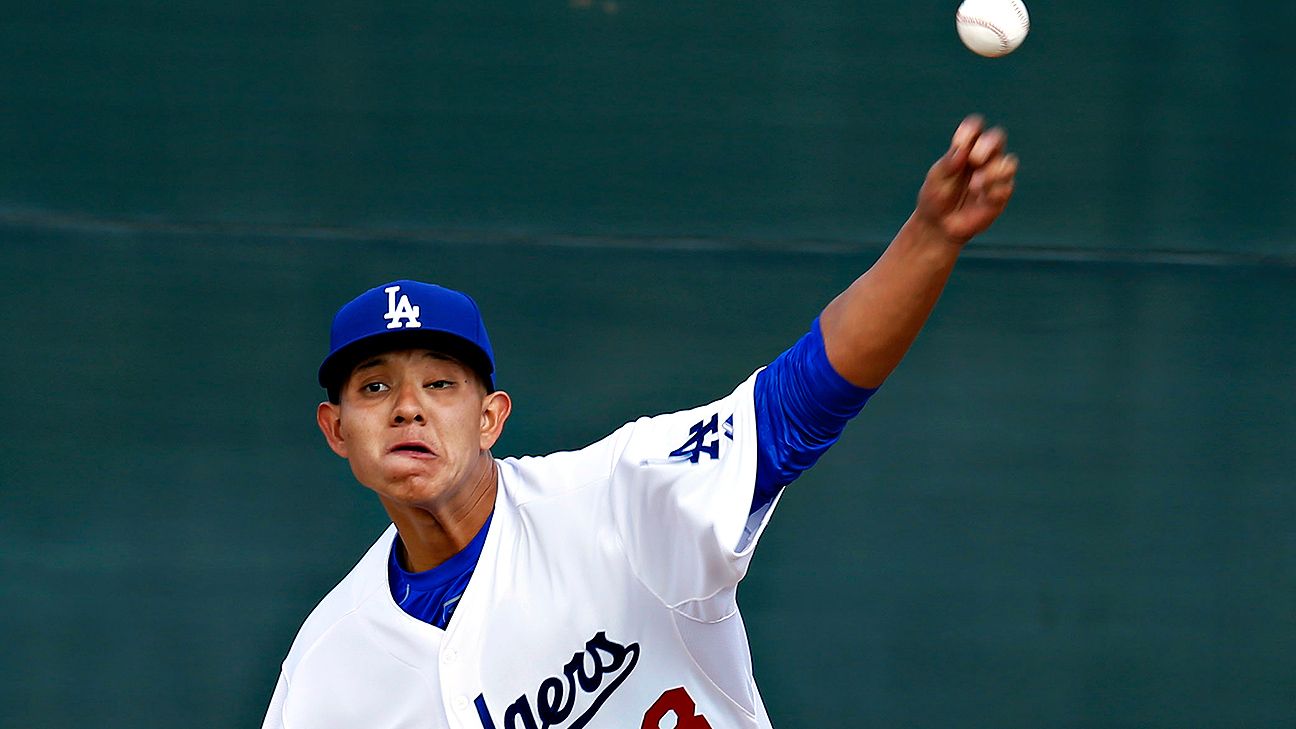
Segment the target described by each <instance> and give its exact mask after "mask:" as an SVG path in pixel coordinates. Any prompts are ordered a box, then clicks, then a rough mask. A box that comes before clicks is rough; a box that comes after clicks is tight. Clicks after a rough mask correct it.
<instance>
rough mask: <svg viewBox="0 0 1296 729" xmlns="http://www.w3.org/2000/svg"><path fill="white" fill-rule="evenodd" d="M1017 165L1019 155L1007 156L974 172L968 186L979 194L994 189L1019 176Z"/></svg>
mask: <svg viewBox="0 0 1296 729" xmlns="http://www.w3.org/2000/svg"><path fill="white" fill-rule="evenodd" d="M1017 165H1018V161H1017V155H1015V154H1006V155H1004V156H1002V157H1000V158H999V159H998V160H994V161H991V162H990V163H989V164H986V165H985V166H983V167H980V168H978V169H977V170H976V171H975V172H973V173H972V178H971V180H969V182H968V186H969V187H970V188H971V189H972V190H973V191H974V192H977V191H981V190H985V189H988V188H990V187H993V186H994V185H996V184H998V183H1000V182H1002V181H1004V180H1011V179H1013V177H1015V176H1016V175H1017Z"/></svg>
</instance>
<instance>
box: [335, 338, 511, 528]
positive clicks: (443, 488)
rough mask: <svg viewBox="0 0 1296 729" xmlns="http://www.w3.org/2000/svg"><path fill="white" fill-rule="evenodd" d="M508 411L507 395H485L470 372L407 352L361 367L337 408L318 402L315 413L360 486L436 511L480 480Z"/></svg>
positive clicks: (417, 351) (423, 352)
mask: <svg viewBox="0 0 1296 729" xmlns="http://www.w3.org/2000/svg"><path fill="white" fill-rule="evenodd" d="M509 407H510V404H509V399H508V395H506V394H504V393H503V392H493V393H490V394H487V393H486V390H485V388H484V387H483V385H482V383H481V381H480V380H479V379H478V377H477V375H476V374H475V373H474V372H473V371H472V369H471V368H469V367H467V366H465V365H463V364H461V363H460V362H458V361H456V360H453V359H449V358H446V357H444V356H442V355H439V354H437V353H435V352H431V351H428V350H423V349H409V350H397V351H393V352H386V353H383V354H380V355H377V356H374V357H372V358H369V359H366V360H364V361H362V362H360V364H358V365H357V366H356V367H355V369H353V370H352V371H351V375H350V377H349V378H348V379H347V382H346V384H345V385H344V386H343V387H342V390H341V398H340V403H339V404H337V405H334V404H332V403H327V402H325V403H321V404H320V407H319V413H318V415H319V425H320V430H322V431H323V432H324V436H325V438H326V439H327V440H328V442H329V446H330V447H332V449H333V450H334V452H336V453H337V454H338V455H340V456H342V457H343V458H346V459H347V460H348V461H349V462H350V463H351V471H352V472H353V473H354V474H355V477H356V479H357V480H359V481H360V483H362V484H364V485H365V486H368V487H369V488H371V489H373V490H374V491H376V492H378V494H379V495H380V496H382V497H384V498H385V499H389V500H392V501H395V502H397V503H399V504H404V505H409V506H419V507H425V508H428V509H437V510H440V509H443V508H445V507H447V506H452V505H453V503H454V501H455V498H456V497H459V498H461V499H462V498H464V497H465V496H467V492H468V491H469V490H471V489H472V488H473V486H474V485H475V484H476V483H477V482H478V481H479V480H480V477H481V473H482V470H481V469H482V468H483V467H484V466H486V465H488V464H489V454H487V453H486V451H488V450H489V449H490V447H491V446H492V445H494V444H495V441H496V440H497V439H498V438H499V435H500V432H501V431H502V430H503V426H504V420H505V419H506V418H507V417H508V411H509Z"/></svg>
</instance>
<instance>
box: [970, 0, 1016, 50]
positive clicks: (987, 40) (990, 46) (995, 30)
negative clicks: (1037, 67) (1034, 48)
mask: <svg viewBox="0 0 1296 729" xmlns="http://www.w3.org/2000/svg"><path fill="white" fill-rule="evenodd" d="M954 22H955V27H957V28H958V34H959V38H961V39H962V40H963V45H965V46H967V47H968V48H969V49H970V50H971V51H972V52H973V53H976V54H978V55H982V56H987V57H990V58H994V57H996V56H1003V55H1007V54H1009V53H1012V52H1013V51H1014V50H1016V48H1017V46H1020V45H1021V43H1022V41H1023V40H1025V39H1026V34H1027V33H1028V32H1030V14H1029V13H1027V12H1026V5H1025V4H1024V3H1022V2H1021V0H963V4H962V5H960V6H959V9H958V13H957V14H956V15H955V16H954Z"/></svg>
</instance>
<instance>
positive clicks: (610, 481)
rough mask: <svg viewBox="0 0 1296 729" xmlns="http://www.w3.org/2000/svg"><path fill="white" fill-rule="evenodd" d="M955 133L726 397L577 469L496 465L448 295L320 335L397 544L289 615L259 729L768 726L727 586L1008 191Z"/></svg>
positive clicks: (394, 288) (481, 375) (375, 292)
mask: <svg viewBox="0 0 1296 729" xmlns="http://www.w3.org/2000/svg"><path fill="white" fill-rule="evenodd" d="M1016 171H1017V160H1016V158H1015V157H1014V156H1012V155H1010V154H1007V153H1006V152H1005V135H1004V133H1003V131H1002V130H1000V129H997V128H995V129H988V130H987V129H985V128H984V125H983V122H982V121H981V119H980V118H978V117H975V116H974V117H969V118H967V119H966V120H964V122H963V123H962V124H961V125H960V126H959V127H958V129H957V131H955V133H954V135H953V139H952V142H951V145H950V147H949V151H948V152H947V153H946V154H945V155H944V156H943V157H942V158H941V159H940V160H939V161H937V162H936V163H935V165H933V166H932V168H931V170H930V172H929V173H928V174H927V178H926V180H925V182H924V183H923V186H922V189H921V191H920V192H919V195H918V204H917V206H916V208H915V211H914V213H913V215H912V216H911V217H910V218H909V220H908V221H907V222H906V223H905V225H904V226H903V227H902V228H901V230H900V232H899V233H898V234H897V235H896V237H895V239H894V241H893V242H892V243H891V244H890V246H889V247H888V248H887V250H886V252H885V253H884V254H883V255H882V256H881V258H879V259H878V261H877V262H876V263H875V264H874V265H873V266H872V267H871V268H870V269H869V271H868V272H867V273H865V274H864V275H863V276H861V277H860V278H859V279H858V280H856V281H855V282H854V283H853V284H852V285H851V286H850V287H849V288H848V289H847V290H846V291H844V292H843V293H841V294H840V295H839V296H837V297H836V298H835V299H834V300H833V301H832V302H831V303H830V304H828V306H827V307H826V308H825V309H824V310H823V312H822V313H821V314H820V316H819V317H818V318H817V319H816V320H815V321H814V323H813V324H812V325H811V327H810V331H809V332H808V333H807V334H806V335H805V336H803V337H802V338H801V339H800V340H799V341H798V342H797V343H796V344H794V345H793V346H792V347H791V348H789V349H788V350H787V351H786V352H784V353H783V354H781V355H780V356H779V357H778V358H776V359H775V360H774V361H773V362H772V363H770V364H769V366H767V367H764V368H762V369H760V370H758V371H757V372H756V373H755V374H753V375H752V376H751V377H749V378H748V379H747V380H746V381H745V382H743V383H742V384H740V385H738V387H737V388H736V389H735V390H734V391H733V392H731V393H730V394H728V395H726V396H724V397H722V398H720V399H719V400H717V401H715V402H712V403H709V404H707V405H703V406H700V407H696V408H693V409H690V410H685V411H682V412H676V413H670V414H666V415H659V416H656V417H646V418H640V419H639V420H637V421H635V422H632V423H629V424H627V425H625V426H623V427H621V428H620V429H618V430H616V431H615V432H614V433H612V434H611V435H609V436H607V437H606V438H604V439H603V440H601V441H599V442H597V443H594V444H592V445H589V446H586V447H584V448H581V449H580V450H576V451H570V452H561V453H554V454H551V455H548V456H544V457H526V458H505V459H495V458H494V457H493V456H492V455H491V450H490V449H491V447H492V446H493V445H494V444H495V442H496V440H497V439H498V438H499V437H500V434H501V432H502V431H503V429H504V425H505V422H506V421H507V420H508V417H509V412H510V408H511V402H510V400H509V396H508V394H507V393H505V392H504V391H503V390H500V389H498V388H497V383H496V381H495V376H494V370H495V357H494V353H493V350H492V349H491V344H490V341H489V339H488V338H487V334H486V328H485V325H484V324H483V321H482V318H481V315H480V313H479V312H478V309H477V306H476V304H475V303H473V301H472V300H471V299H470V298H469V297H468V296H466V295H464V294H462V293H459V292H456V291H451V290H448V289H444V288H441V287H439V286H434V285H429V284H423V283H419V282H415V281H395V282H392V283H390V284H386V285H383V286H379V287H377V288H375V289H372V290H370V291H367V292H365V293H363V294H361V295H360V296H359V297H358V298H356V299H355V300H353V301H351V302H350V303H348V304H346V305H345V306H343V307H342V309H341V310H340V311H339V312H338V313H337V316H336V317H335V318H334V321H333V326H332V332H331V348H330V352H329V354H328V356H327V357H326V358H325V360H324V362H323V364H322V365H321V367H320V370H319V381H320V383H321V385H323V386H324V387H325V388H326V389H327V392H328V400H327V401H326V402H323V403H321V404H320V405H319V409H318V421H319V427H320V430H321V431H322V432H323V434H324V437H325V439H326V440H327V441H328V444H329V446H330V447H331V448H332V449H333V451H334V452H336V453H337V454H338V455H339V456H341V457H343V458H345V459H347V460H348V461H349V463H350V466H351V470H352V472H353V473H354V474H355V477H356V479H357V480H358V481H359V482H360V483H362V484H364V485H365V486H366V487H368V488H370V489H372V490H373V491H374V492H375V493H377V495H378V498H379V500H381V502H382V504H383V506H384V507H385V508H386V510H387V513H388V514H389V515H390V516H391V520H392V525H391V526H390V527H389V528H388V529H387V530H386V531H385V532H384V533H383V535H382V536H381V537H380V538H379V539H378V541H377V542H375V543H374V545H373V546H372V547H371V548H370V549H369V550H368V552H367V553H366V554H365V555H364V556H363V557H362V558H361V559H360V561H359V563H358V564H357V565H356V566H355V568H354V569H353V570H352V571H351V573H350V574H348V575H347V576H346V578H344V579H343V580H342V582H341V583H340V584H338V585H337V587H335V588H334V589H333V590H332V591H331V592H330V593H329V594H328V595H327V596H326V597H325V598H324V599H323V601H321V602H320V604H319V605H318V606H317V607H316V608H315V610H314V611H313V612H312V613H311V614H310V616H309V617H308V618H307V619H306V622H305V624H303V626H302V628H301V630H300V632H299V633H298V635H297V638H296V640H295V641H294V642H293V645H292V648H291V650H290V651H289V653H288V657H287V658H286V660H285V661H284V662H283V667H282V672H281V673H280V676H279V681H278V684H277V686H276V687H275V690H274V696H273V698H272V699H271V703H270V707H269V711H268V713H267V715H266V718H265V724H264V726H265V727H266V728H267V729H275V728H278V727H286V728H287V729H325V728H332V727H338V728H340V727H348V728H352V729H355V728H360V727H363V728H365V729H377V728H380V727H391V728H393V729H394V728H396V727H427V728H434V729H439V728H443V727H454V728H455V729H581V728H582V727H588V728H589V729H611V728H613V727H616V728H617V729H625V728H626V727H636V728H638V729H663V728H665V727H679V728H680V729H738V728H739V727H742V728H754V727H769V726H770V720H769V718H768V717H767V716H766V713H765V708H764V706H763V704H762V701H761V697H760V694H759V692H758V691H757V688H756V685H755V682H754V680H753V678H752V666H751V659H750V655H749V652H748V646H747V636H746V631H745V629H744V628H743V624H742V618H741V617H740V616H739V613H738V609H737V605H736V602H735V590H736V587H737V585H738V582H739V581H740V580H741V579H742V577H743V575H744V574H745V573H746V571H747V566H748V562H749V560H750V559H751V555H752V550H753V548H754V547H755V545H756V542H757V540H758V539H759V537H760V534H761V532H762V530H763V529H764V527H765V525H766V523H768V521H769V517H770V513H771V512H772V511H773V509H774V507H775V506H776V505H777V503H778V500H779V498H780V495H781V493H782V490H783V487H784V486H786V485H787V484H789V483H790V482H791V481H792V480H793V479H795V478H796V477H797V475H798V474H799V473H801V472H802V471H804V470H805V469H806V468H808V467H810V466H811V465H812V464H813V463H814V462H815V461H816V460H817V459H818V457H819V456H820V455H821V454H822V453H823V452H824V450H825V449H827V448H828V447H829V446H830V445H831V444H832V443H833V442H834V441H835V440H836V439H837V437H838V435H839V434H840V432H841V431H842V428H843V427H844V426H845V424H846V422H847V421H848V420H849V419H850V418H851V417H853V416H854V415H855V414H856V413H858V412H859V410H860V408H861V407H863V405H864V403H865V401H866V400H867V399H868V397H869V396H870V395H871V394H872V393H873V391H874V390H875V389H876V388H877V387H878V386H880V385H881V384H882V381H883V380H884V379H885V378H886V377H887V375H888V374H889V373H890V372H891V371H892V369H893V368H894V367H895V366H896V365H897V364H898V363H899V361H900V358H901V357H902V355H903V354H904V352H905V350H906V349H907V348H908V347H909V345H910V343H911V342H912V341H913V339H914V338H915V337H916V336H917V334H918V330H919V329H920V328H921V326H922V324H923V322H924V321H925V320H926V318H927V316H928V314H929V312H930V311H931V309H932V307H933V306H934V305H935V302H936V299H937V297H938V295H939V293H940V291H941V289H942V287H943V286H944V283H945V281H946V279H947V278H948V276H949V274H950V272H951V270H952V269H953V267H954V263H955V260H956V258H957V257H958V254H959V251H960V249H961V247H962V246H963V244H964V243H966V242H967V241H968V240H969V239H970V238H972V237H973V236H974V235H976V234H977V233H979V232H981V231H982V230H984V229H985V228H986V227H988V226H989V225H990V224H991V222H993V221H994V220H995V218H997V217H998V215H999V214H1000V213H1001V212H1002V210H1003V209H1004V206H1005V205H1006V204H1007V202H1008V199H1009V197H1010V196H1011V194H1012V190H1013V182H1014V178H1015V174H1016Z"/></svg>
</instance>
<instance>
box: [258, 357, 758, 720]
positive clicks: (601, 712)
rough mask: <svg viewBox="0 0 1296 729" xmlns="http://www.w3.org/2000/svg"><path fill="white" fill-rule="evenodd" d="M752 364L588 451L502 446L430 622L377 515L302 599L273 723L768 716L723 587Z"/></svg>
mask: <svg viewBox="0 0 1296 729" xmlns="http://www.w3.org/2000/svg"><path fill="white" fill-rule="evenodd" d="M754 380H755V377H754V376H753V377H752V378H749V379H748V380H747V381H746V382H745V383H743V384H742V385H740V386H739V387H738V388H737V389H736V390H735V391H734V392H733V393H732V394H730V395H729V396H727V397H725V398H724V399H722V400H719V401H718V402H715V403H712V404H710V405H706V406H703V407H699V408H695V409H692V410H687V411H683V412H678V413H671V414H668V415H660V416H657V417H652V418H641V419H640V420H638V421H636V422H633V423H630V424H627V425H625V426H623V427H622V428H620V429H619V430H617V431H616V432H615V433H613V434H612V435H610V436H608V437H607V438H605V439H603V440H602V441H599V442H598V443H595V444H593V445H590V446H588V447H586V448H584V449H582V450H579V451H573V452H561V453H555V454H552V455H549V456H545V457H539V458H533V457H527V458H518V459H513V458H509V459H503V460H499V461H497V463H498V465H499V488H498V492H497V496H496V501H495V512H494V516H493V518H492V521H491V524H490V529H489V531H488V532H487V536H486V541H485V544H484V546H483V547H482V553H481V557H480V560H479V561H478V563H477V567H476V571H475V572H474V573H473V576H472V579H471V580H470V582H469V583H468V587H467V590H466V591H465V592H464V594H463V597H462V599H461V600H460V603H459V605H458V607H457V608H456V610H455V613H454V617H453V619H452V620H451V621H450V623H449V625H448V626H447V628H446V630H444V631H442V630H440V629H438V628H436V627H433V626H431V625H429V624H427V623H424V622H422V621H420V620H417V619H415V618H413V617H411V616H409V615H408V614H406V613H405V612H404V611H403V610H401V608H400V607H399V606H398V605H397V604H396V603H395V602H394V601H393V600H392V597H391V592H390V590H389V588H388V584H387V559H388V555H389V553H390V551H391V548H392V540H393V539H395V538H396V531H395V528H394V527H391V528H389V529H388V530H387V531H386V532H385V533H384V534H383V535H382V537H381V538H380V539H379V540H378V541H377V542H376V543H375V544H374V545H373V547H371V548H370V549H369V551H368V553H366V554H365V556H364V557H363V558H362V559H361V560H360V563H359V564H357V565H356V567H355V568H354V569H353V570H352V571H351V573H350V574H349V575H348V576H347V577H346V578H345V579H344V580H343V581H342V582H341V584H339V585H338V586H337V587H336V588H334V589H333V591H332V592H330V593H329V594H328V596H327V597H325V598H324V600H323V601H322V602H321V603H320V604H319V606H318V607H316V608H315V610H314V611H313V612H312V613H311V615H310V617H309V618H307V620H306V622H305V624H304V625H303V626H302V629H301V631H300V632H299V633H298V635H297V639H296V640H295V641H294V643H293V646H292V649H291V651H290V652H289V654H288V657H287V659H286V660H285V661H284V664H283V671H282V673H281V675H280V678H279V683H278V686H277V687H276V688H275V693H274V698H273V699H272V701H271V704H270V710H269V713H268V715H267V716H266V720H265V724H264V726H265V727H266V729H276V728H278V727H284V728H285V729H326V728H334V727H336V728H338V729H341V728H342V727H346V728H347V729H359V728H363V729H380V728H390V729H396V728H398V727H399V728H402V729H404V728H407V727H408V728H413V727H424V728H435V729H441V728H443V727H445V728H450V727H453V728H454V729H581V728H582V727H587V728H588V729H643V728H648V729H659V727H660V728H663V729H664V728H668V727H672V726H673V727H678V728H679V729H708V728H709V729H739V728H742V729H753V728H756V727H769V726H770V724H769V719H768V717H767V716H766V715H765V709H764V706H763V705H762V703H761V698H760V694H759V693H758V692H757V690H756V685H755V682H754V680H753V678H752V667H751V657H750V654H749V652H748V648H747V636H746V631H745V630H744V628H743V624H742V619H741V617H740V616H739V614H738V608H737V603H736V602H735V589H736V587H737V585H738V582H739V580H741V579H742V577H743V575H744V574H746V571H747V565H748V562H749V560H750V558H751V554H752V550H753V548H754V547H755V543H756V540H757V538H758V537H759V535H760V533H761V531H762V530H763V528H764V526H765V524H766V523H767V521H768V518H769V514H770V512H771V511H772V510H773V506H774V504H771V505H770V506H769V507H767V508H764V509H761V510H760V511H758V512H757V513H756V514H750V513H749V512H750V509H751V503H752V493H753V484H754V481H755V474H756V426H755V418H754V413H753V405H752V388H753V383H754Z"/></svg>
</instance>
